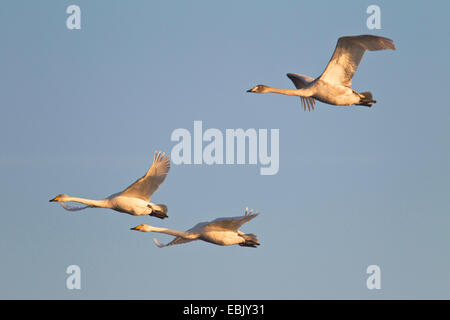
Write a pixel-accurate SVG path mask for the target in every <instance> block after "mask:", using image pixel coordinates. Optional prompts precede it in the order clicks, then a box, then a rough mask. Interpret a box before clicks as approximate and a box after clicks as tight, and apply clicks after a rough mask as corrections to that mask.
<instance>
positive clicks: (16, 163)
mask: <svg viewBox="0 0 450 320" xmlns="http://www.w3.org/2000/svg"><path fill="white" fill-rule="evenodd" d="M71 4H77V5H79V6H80V7H81V11H82V16H81V19H82V22H81V24H82V25H81V27H82V29H81V30H68V29H67V28H66V19H67V17H68V14H66V8H67V6H69V5H71ZM371 4H377V5H379V6H380V8H381V19H382V21H381V23H382V29H381V30H368V29H367V27H366V19H367V17H368V15H367V14H366V8H367V7H368V6H369V5H371ZM449 12H450V5H449V4H448V2H444V1H435V2H432V3H426V2H414V3H411V2H405V1H402V2H401V1H395V2H392V1H389V2H388V1H345V2H335V1H277V2H273V1H270V2H269V1H267V2H266V1H56V0H55V1H3V2H2V4H1V10H0V42H1V50H0V70H1V73H0V93H1V94H0V108H1V114H0V141H1V142H0V143H1V144H0V146H1V151H0V177H1V179H0V194H1V197H0V198H1V209H0V211H1V223H0V261H1V263H0V298H3V299H5V298H7V299H9V298H21V299H29V298H34V299H44V298H45V299H47V298H52V299H80V298H83V299H92V298H96V299H111V298H112V299H118V298H120V299H197V298H203V299H205V298H206V299H231V298H234V299H251V298H255V299H310V298H319V299H321V298H327V299H330V298H331V299H334V298H336V299H346V298H358V299H391V298H407V299H409V298H426V299H427V298H437V299H441V298H446V299H449V298H450V276H449V270H450V254H449V252H450V250H449V246H450V232H449V228H450V196H449V195H450V170H449V163H450V148H449V137H450V126H449V123H450V122H449V121H450V106H449V99H448V91H449V71H450V70H449V62H448V57H449V56H450V43H449V41H448V31H449V30H448V13H449ZM356 34H376V35H381V36H386V37H389V38H392V39H393V40H394V42H395V45H396V47H397V50H396V51H380V52H369V53H366V54H365V56H364V58H363V60H362V62H361V64H360V66H359V68H358V71H357V72H356V74H355V77H354V79H353V86H354V88H355V89H356V90H358V91H367V90H370V91H371V92H372V93H373V95H374V98H375V99H376V100H377V101H378V103H377V104H375V105H374V107H372V108H365V107H355V106H353V107H333V106H329V105H326V104H323V103H320V102H318V103H317V105H316V106H317V107H316V110H315V111H314V112H310V113H308V112H306V113H305V112H303V110H301V108H300V100H299V99H298V98H296V97H288V96H281V95H255V94H249V93H246V92H245V91H246V90H247V89H249V88H250V87H252V86H253V85H256V84H259V83H263V84H267V85H271V86H275V87H282V88H292V87H293V85H292V83H291V82H290V80H289V79H288V78H287V77H286V75H285V74H286V73H288V72H298V73H301V74H306V75H310V76H312V77H316V76H318V75H320V74H321V72H322V71H323V69H324V68H325V66H326V64H327V62H328V60H329V59H330V57H331V54H332V52H333V50H334V47H335V45H336V40H337V38H338V37H340V36H343V35H356ZM194 120H202V121H203V127H204V129H207V128H218V129H220V130H222V131H223V132H225V129H235V128H243V129H248V128H266V129H271V128H275V129H279V130H280V170H279V173H278V174H277V175H274V176H261V175H259V167H258V166H255V165H229V166H226V165H213V166H208V165H180V166H176V165H172V168H171V170H170V173H169V175H168V177H167V179H166V181H165V182H164V184H163V185H162V187H161V188H160V189H159V190H158V191H157V193H155V195H154V197H153V199H152V200H153V201H154V202H156V203H165V204H167V205H168V206H169V218H168V219H165V220H159V219H156V218H153V217H148V216H141V217H133V216H129V215H126V214H121V213H117V212H114V211H111V210H107V209H89V210H84V211H80V212H68V211H65V210H64V209H62V208H61V207H60V206H59V205H58V204H55V203H49V202H48V200H49V199H50V198H52V197H54V196H55V195H57V194H59V193H67V194H70V195H75V196H80V197H86V198H92V199H99V198H102V197H105V196H108V195H110V194H112V193H114V192H117V191H120V190H122V189H123V188H125V187H126V186H128V185H129V184H130V183H131V182H133V181H135V179H136V178H138V177H140V176H142V175H143V174H144V173H145V172H146V170H147V169H148V167H149V166H150V165H151V162H152V159H153V153H154V151H156V150H162V151H166V152H167V153H170V151H171V149H172V147H173V146H174V145H175V143H174V142H172V141H170V135H171V133H172V132H173V130H175V129H177V128H187V129H189V130H190V131H191V132H192V130H193V121H194ZM246 206H249V207H251V208H255V209H257V210H259V211H260V212H261V214H260V216H258V217H257V218H256V219H254V220H253V221H251V222H250V223H248V224H246V225H244V226H243V228H242V230H243V231H244V232H250V233H255V234H257V235H258V237H259V240H260V242H261V246H260V247H259V248H257V249H252V248H243V247H239V246H232V247H220V246H215V245H212V244H208V243H205V242H200V241H198V242H193V243H190V244H186V245H180V246H174V247H170V248H164V249H159V248H157V247H155V246H154V244H153V242H152V238H153V237H154V236H156V237H157V238H158V239H159V240H160V241H161V242H167V241H170V239H171V237H170V236H167V235H160V234H144V233H138V232H134V231H130V230H129V228H130V227H134V226H136V225H138V224H141V223H148V224H152V225H155V226H159V227H168V228H174V229H180V230H186V229H188V228H190V227H192V226H193V225H195V224H196V223H198V222H201V221H208V220H212V219H215V218H217V217H226V216H236V215H241V214H242V213H243V212H244V209H245V207H246ZM72 264H76V265H78V266H80V268H81V283H82V284H81V285H82V288H81V290H68V289H66V278H67V277H68V275H67V274H66V273H65V271H66V268H67V266H69V265H72ZM372 264H376V265H379V266H380V268H381V286H382V288H381V290H368V289H367V288H366V279H367V277H368V275H367V274H366V268H367V266H369V265H372Z"/></svg>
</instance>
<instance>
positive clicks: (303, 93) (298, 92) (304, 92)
mask: <svg viewBox="0 0 450 320" xmlns="http://www.w3.org/2000/svg"><path fill="white" fill-rule="evenodd" d="M268 90H269V92H272V93H280V94H285V95H288V96H300V97H310V96H311V94H310V93H309V89H280V88H272V87H268Z"/></svg>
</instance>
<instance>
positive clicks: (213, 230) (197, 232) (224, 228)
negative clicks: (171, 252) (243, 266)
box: [131, 208, 259, 248]
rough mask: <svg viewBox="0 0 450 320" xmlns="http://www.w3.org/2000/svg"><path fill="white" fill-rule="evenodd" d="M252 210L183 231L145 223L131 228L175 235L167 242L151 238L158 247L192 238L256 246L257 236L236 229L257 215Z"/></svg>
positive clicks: (184, 241) (187, 240)
mask: <svg viewBox="0 0 450 320" xmlns="http://www.w3.org/2000/svg"><path fill="white" fill-rule="evenodd" d="M252 212H253V210H250V211H248V208H246V209H245V214H244V215H243V216H240V217H232V218H218V219H216V220H214V221H211V222H201V223H199V224H197V225H195V226H194V227H193V228H191V229H189V230H187V231H185V232H183V231H177V230H172V229H166V228H157V227H153V226H149V225H147V224H141V225H138V226H137V227H134V228H131V230H136V231H141V232H159V233H165V234H170V235H172V236H175V237H176V238H175V239H174V240H172V241H171V242H169V243H168V244H161V243H159V242H158V240H156V239H153V241H154V242H155V244H156V245H157V246H158V247H160V248H162V247H167V246H172V245H174V244H181V243H187V242H191V241H194V240H203V241H206V242H211V243H214V244H217V245H221V246H229V245H234V244H238V245H240V246H243V247H253V248H256V246H259V242H258V239H257V237H256V236H255V235H254V234H251V233H248V234H246V233H243V232H241V231H239V230H238V229H239V228H240V227H241V226H242V225H243V224H244V223H246V222H248V221H250V220H252V219H253V218H255V217H256V216H257V215H258V213H257V212H255V213H253V214H252Z"/></svg>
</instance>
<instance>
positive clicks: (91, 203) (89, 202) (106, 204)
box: [64, 197, 110, 208]
mask: <svg viewBox="0 0 450 320" xmlns="http://www.w3.org/2000/svg"><path fill="white" fill-rule="evenodd" d="M64 201H66V202H67V201H73V202H80V203H84V204H87V205H88V206H93V207H101V208H109V207H110V205H109V201H108V200H107V199H103V200H91V199H84V198H77V197H67V198H65V199H64Z"/></svg>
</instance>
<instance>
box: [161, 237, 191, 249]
mask: <svg viewBox="0 0 450 320" xmlns="http://www.w3.org/2000/svg"><path fill="white" fill-rule="evenodd" d="M194 240H195V239H185V238H182V237H176V238H175V239H173V240H172V241H170V242H169V243H167V244H162V243H160V242H159V241H158V239H156V238H153V242H154V243H155V245H156V246H157V247H159V248H164V247H169V246H173V245H174V244H182V243H187V242H191V241H194Z"/></svg>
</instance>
